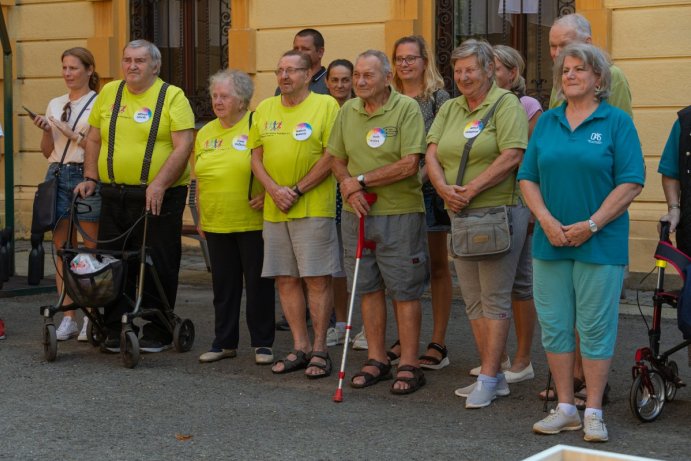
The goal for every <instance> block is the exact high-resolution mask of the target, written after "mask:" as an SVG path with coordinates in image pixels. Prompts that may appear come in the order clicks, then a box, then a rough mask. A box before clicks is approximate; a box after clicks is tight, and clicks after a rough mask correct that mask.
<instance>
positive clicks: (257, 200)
mask: <svg viewBox="0 0 691 461" xmlns="http://www.w3.org/2000/svg"><path fill="white" fill-rule="evenodd" d="M264 196H265V193H264V192H262V193H261V194H259V195H257V196H256V197H252V200H250V207H251V208H252V209H253V210H261V209H263V208H264Z"/></svg>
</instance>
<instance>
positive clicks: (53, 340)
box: [43, 323, 58, 362]
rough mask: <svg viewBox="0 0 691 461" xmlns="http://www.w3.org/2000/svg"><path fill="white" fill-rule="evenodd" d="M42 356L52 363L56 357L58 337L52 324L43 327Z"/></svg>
mask: <svg viewBox="0 0 691 461" xmlns="http://www.w3.org/2000/svg"><path fill="white" fill-rule="evenodd" d="M43 356H44V357H45V358H46V360H47V361H48V362H52V361H54V360H55V358H56V357H57V356H58V336H57V334H56V333H55V325H53V324H52V323H47V324H45V325H43Z"/></svg>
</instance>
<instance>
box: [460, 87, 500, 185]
mask: <svg viewBox="0 0 691 461" xmlns="http://www.w3.org/2000/svg"><path fill="white" fill-rule="evenodd" d="M507 94H513V93H504V94H503V95H501V96H499V99H497V100H496V102H495V103H494V104H493V105H492V107H490V109H489V110H488V111H487V113H486V114H485V116H484V117H482V119H481V120H480V124H481V125H482V129H483V130H484V129H485V126H487V122H488V121H489V120H490V119H491V118H492V116H493V115H494V111H495V110H496V109H497V106H498V105H499V102H500V101H501V100H502V99H504V96H506V95H507ZM481 134H482V131H480V133H478V134H477V136H475V137H474V138H470V139H469V140H468V141H467V142H466V143H465V147H464V148H463V156H462V157H461V164H460V166H459V167H458V176H456V185H457V186H460V185H461V183H462V182H463V175H464V174H465V169H466V167H467V166H468V156H469V154H470V149H471V148H472V147H473V143H474V142H475V139H477V138H478V137H479V136H480V135H481Z"/></svg>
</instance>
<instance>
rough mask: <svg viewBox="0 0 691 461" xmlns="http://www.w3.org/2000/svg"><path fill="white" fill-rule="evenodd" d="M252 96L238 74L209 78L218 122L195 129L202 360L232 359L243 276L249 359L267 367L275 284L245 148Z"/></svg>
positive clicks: (249, 86) (244, 78)
mask: <svg viewBox="0 0 691 461" xmlns="http://www.w3.org/2000/svg"><path fill="white" fill-rule="evenodd" d="M253 92H254V85H253V84H252V80H251V79H250V77H249V76H248V75H247V74H245V73H244V72H240V71H237V70H222V71H219V72H217V73H216V74H214V75H213V76H212V77H211V78H210V79H209V93H210V94H211V103H212V106H213V111H214V114H215V115H216V117H218V118H217V119H215V120H213V121H211V122H209V123H208V124H206V125H205V126H204V127H203V128H202V129H201V130H199V133H198V134H197V140H196V142H195V149H194V158H195V167H194V172H195V175H196V177H197V188H198V197H199V199H198V200H199V218H200V222H199V233H200V234H201V235H202V236H203V237H205V238H206V241H207V243H208V245H209V256H210V262H211V279H212V285H213V290H214V310H215V338H214V341H213V343H212V345H211V349H210V350H209V351H208V352H205V353H204V354H202V355H201V356H200V357H199V361H200V362H215V361H216V360H221V359H224V358H231V357H235V356H236V355H237V347H238V342H239V337H240V333H239V320H240V304H241V300H242V288H243V279H244V285H245V287H246V299H247V306H246V315H247V325H248V327H249V330H250V341H251V345H252V347H254V348H255V351H254V353H255V362H256V363H257V364H269V363H272V362H273V351H272V349H271V347H272V346H273V342H274V282H273V280H271V279H265V278H262V277H261V272H262V261H263V259H264V241H263V239H262V224H263V217H262V208H263V207H264V191H263V190H262V189H261V185H260V184H259V182H258V181H253V180H252V176H251V175H252V172H251V168H250V150H249V149H248V148H247V137H248V134H249V128H250V123H251V117H252V114H251V113H250V112H248V106H249V102H250V99H251V98H252V93H253Z"/></svg>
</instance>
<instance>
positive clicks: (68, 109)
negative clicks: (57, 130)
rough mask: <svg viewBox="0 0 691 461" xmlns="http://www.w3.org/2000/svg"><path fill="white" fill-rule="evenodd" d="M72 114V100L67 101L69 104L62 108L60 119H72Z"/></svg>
mask: <svg viewBox="0 0 691 461" xmlns="http://www.w3.org/2000/svg"><path fill="white" fill-rule="evenodd" d="M71 116H72V104H71V103H70V101H67V104H65V106H64V107H63V108H62V115H61V116H60V120H62V121H63V122H67V121H69V120H70V117H71Z"/></svg>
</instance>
